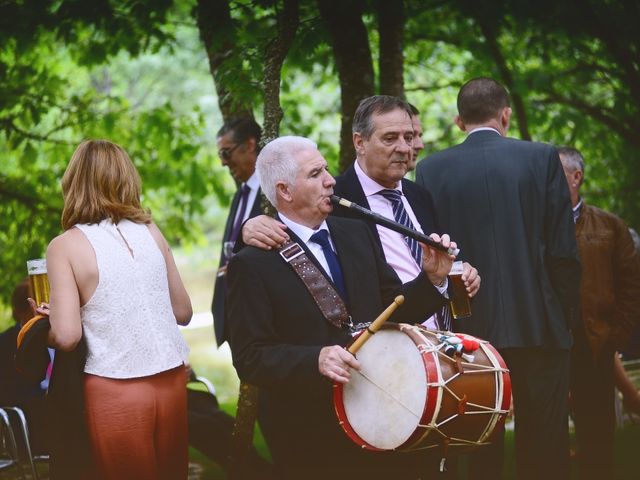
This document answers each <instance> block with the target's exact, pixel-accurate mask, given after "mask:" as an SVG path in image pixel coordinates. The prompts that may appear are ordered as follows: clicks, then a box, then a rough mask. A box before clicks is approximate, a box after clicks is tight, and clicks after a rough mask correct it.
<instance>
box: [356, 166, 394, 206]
mask: <svg viewBox="0 0 640 480" xmlns="http://www.w3.org/2000/svg"><path fill="white" fill-rule="evenodd" d="M353 168H354V169H355V171H356V176H357V177H358V180H359V181H360V185H362V190H363V191H364V195H365V197H370V196H371V195H375V194H376V193H378V192H379V191H380V190H385V189H387V187H385V186H383V185H380V184H379V183H378V182H376V181H375V180H373V179H372V178H371V177H369V176H368V175H367V174H366V173H364V170H362V168H361V167H360V164H359V163H358V161H357V160H356V161H355V162H354V165H353ZM395 189H396V190H399V191H400V192H401V193H402V181H399V182H398V183H397V185H396V187H395Z"/></svg>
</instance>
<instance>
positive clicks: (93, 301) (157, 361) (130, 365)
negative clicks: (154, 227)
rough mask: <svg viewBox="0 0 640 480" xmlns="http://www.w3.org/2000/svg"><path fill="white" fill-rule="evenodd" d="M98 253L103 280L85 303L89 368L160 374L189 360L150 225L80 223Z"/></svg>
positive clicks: (112, 373)
mask: <svg viewBox="0 0 640 480" xmlns="http://www.w3.org/2000/svg"><path fill="white" fill-rule="evenodd" d="M76 227H77V228H79V229H80V231H82V233H84V235H85V236H86V237H87V239H88V240H89V242H90V243H91V245H92V247H93V250H94V251H95V254H96V260H97V262H98V275H99V279H98V286H97V287H96V291H95V293H94V294H93V296H92V297H91V298H90V299H89V301H88V302H87V303H86V304H85V305H84V306H83V307H82V308H81V309H80V315H81V319H82V328H83V332H84V336H85V339H86V341H87V351H88V352H87V362H86V365H85V368H84V371H85V372H86V373H91V374H94V375H99V376H102V377H107V378H134V377H145V376H148V375H154V374H156V373H160V372H163V371H165V370H169V369H171V368H174V367H177V366H179V365H181V364H182V363H185V362H186V361H187V357H188V354H189V347H187V345H186V343H185V341H184V339H183V338H182V335H181V334H180V331H179V330H178V325H177V323H176V318H175V316H174V315H173V310H172V308H171V299H170V297H169V283H168V279H167V266H166V263H165V260H164V257H163V256H162V252H160V249H159V248H158V245H157V244H156V242H155V240H154V239H153V237H152V236H151V232H150V231H149V228H148V227H147V226H146V225H144V224H137V223H134V222H131V221H129V220H122V221H121V222H120V223H118V224H117V225H114V224H113V223H112V222H111V221H110V220H103V221H102V222H100V223H99V224H91V225H80V224H78V225H76Z"/></svg>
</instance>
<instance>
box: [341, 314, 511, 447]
mask: <svg viewBox="0 0 640 480" xmlns="http://www.w3.org/2000/svg"><path fill="white" fill-rule="evenodd" d="M443 334H446V333H445V332H435V331H430V330H427V329H425V328H424V327H422V326H414V325H407V324H386V325H385V326H384V327H383V328H382V329H381V330H380V331H378V332H377V333H376V334H375V335H373V336H372V337H371V338H370V339H369V340H368V341H367V343H365V344H364V345H363V347H362V348H361V349H360V350H359V351H358V353H357V358H358V361H359V362H360V364H361V366H362V369H361V371H360V372H356V371H353V372H352V374H351V380H350V381H349V382H348V383H347V384H345V385H342V384H334V391H333V392H334V395H333V399H334V406H335V409H336V413H337V415H338V420H339V422H340V425H341V426H342V428H343V429H344V431H345V432H346V434H347V435H348V436H349V437H350V438H351V439H352V440H353V441H354V442H355V443H357V444H358V445H360V446H361V447H363V448H366V449H368V450H417V449H422V448H431V447H436V446H441V445H444V444H447V445H448V446H449V447H452V446H457V447H473V446H475V445H481V444H484V443H488V441H489V437H490V436H491V433H492V432H493V431H494V429H495V428H496V426H497V425H498V424H499V422H504V418H505V416H506V415H507V413H508V411H509V407H510V404H511V382H510V379H509V370H508V369H507V366H506V364H505V362H504V360H503V359H502V357H501V356H500V354H499V353H498V352H497V351H496V349H495V348H493V347H492V346H491V345H490V344H489V343H488V342H486V341H482V340H478V339H475V338H474V337H471V336H468V335H467V336H465V338H468V339H473V340H476V341H477V342H479V344H480V346H479V348H478V349H477V350H475V351H474V352H473V353H472V354H471V355H465V356H464V357H466V358H464V357H460V356H458V357H453V358H452V357H450V356H448V355H447V354H445V353H444V349H445V346H446V342H444V341H442V335H443ZM448 335H451V334H450V333H449V334H448Z"/></svg>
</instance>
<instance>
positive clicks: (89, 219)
mask: <svg viewBox="0 0 640 480" xmlns="http://www.w3.org/2000/svg"><path fill="white" fill-rule="evenodd" d="M140 190H141V182H140V177H139V175H138V172H137V171H136V168H135V166H134V165H133V163H132V161H131V159H130V158H129V156H128V155H127V153H126V152H125V151H124V149H123V148H122V147H120V146H118V145H116V144H114V143H112V142H109V141H106V140H88V141H85V142H83V143H81V144H80V145H79V146H78V148H77V149H76V151H75V153H74V154H73V156H72V157H71V161H70V162H69V165H68V167H67V170H66V171H65V174H64V177H63V179H62V191H63V195H64V209H63V213H62V226H63V228H64V233H62V234H61V235H60V236H58V237H56V238H54V239H53V240H52V241H51V243H50V244H49V247H48V249H47V268H48V274H49V282H50V285H51V304H50V305H46V304H44V305H41V306H40V307H39V308H38V309H37V310H38V312H39V313H44V314H48V315H49V317H50V323H51V331H50V334H49V341H50V344H51V345H52V346H54V347H56V348H58V349H62V350H65V351H67V350H72V349H73V348H75V346H76V345H77V343H78V342H79V341H80V339H81V337H82V336H83V335H84V338H85V340H86V343H87V352H88V353H87V361H86V365H85V368H84V373H85V376H84V386H83V390H84V400H85V409H86V413H85V418H86V422H87V428H88V431H89V438H90V442H91V449H92V453H93V460H94V465H95V469H96V472H94V473H93V475H92V478H96V477H97V478H101V479H124V478H135V479H150V480H151V479H154V480H155V479H179V478H187V468H188V443H187V408H186V389H185V370H184V364H185V363H186V360H187V355H188V347H187V346H186V344H185V342H184V340H183V338H182V336H181V334H180V332H179V330H178V326H177V324H181V325H185V324H187V323H188V322H189V320H190V319H191V315H192V309H191V301H190V300H189V296H188V295H187V292H186V290H185V288H184V285H183V283H182V280H181V279H180V275H179V273H178V270H177V268H176V264H175V261H174V258H173V255H172V253H171V250H170V249H169V245H168V244H167V241H166V240H165V238H164V237H163V235H162V233H161V232H160V230H159V229H158V227H156V225H155V224H154V223H153V222H152V220H151V215H150V214H149V212H148V211H146V210H144V209H143V208H142V207H141V205H140Z"/></svg>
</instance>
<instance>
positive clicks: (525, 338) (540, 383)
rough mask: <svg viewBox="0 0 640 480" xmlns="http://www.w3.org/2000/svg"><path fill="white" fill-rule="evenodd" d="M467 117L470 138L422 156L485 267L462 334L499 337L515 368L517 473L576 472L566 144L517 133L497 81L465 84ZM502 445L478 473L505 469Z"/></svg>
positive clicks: (482, 460) (449, 223) (446, 207)
mask: <svg viewBox="0 0 640 480" xmlns="http://www.w3.org/2000/svg"><path fill="white" fill-rule="evenodd" d="M458 112H459V115H458V117H456V123H457V125H458V126H459V127H460V128H461V129H462V130H463V131H465V132H467V133H468V136H467V138H466V140H465V141H464V142H463V143H461V144H459V145H456V146H454V147H452V148H449V149H447V150H444V151H442V152H439V153H436V154H434V155H432V156H430V157H427V158H426V159H425V160H423V161H421V162H420V163H419V164H418V167H417V171H416V172H417V174H416V181H417V183H418V184H419V185H421V186H423V187H425V188H426V189H427V190H429V191H430V192H431V194H432V196H433V199H434V205H435V210H436V213H437V215H438V220H439V222H440V225H441V227H442V228H443V229H444V230H445V231H448V232H450V233H451V235H452V236H453V237H454V238H456V240H457V241H458V243H459V244H460V245H461V246H463V248H462V250H461V257H462V258H464V259H465V260H467V261H469V262H471V263H472V264H473V265H474V266H476V267H477V268H478V270H479V271H480V272H482V283H483V288H482V290H481V291H480V292H479V294H478V295H477V296H476V299H475V301H474V305H473V315H472V317H470V318H469V319H465V320H462V321H458V322H457V325H458V326H459V328H460V330H461V331H463V332H466V333H470V334H472V335H476V336H478V337H480V338H485V339H487V340H489V341H490V342H491V343H492V344H493V345H494V346H495V347H497V348H498V350H499V351H500V354H501V355H502V356H503V358H504V359H505V361H506V362H507V365H508V367H509V369H510V371H511V381H512V386H513V397H514V407H515V442H516V467H517V472H518V478H520V479H523V478H527V479H529V478H531V479H540V478H546V479H551V478H566V477H567V475H568V461H569V459H568V455H567V449H568V442H569V435H568V425H567V417H568V392H569V350H570V348H571V343H572V339H571V333H570V329H571V328H572V326H573V318H574V309H575V308H576V306H577V302H578V288H579V284H580V264H579V260H578V253H577V246H576V240H575V230H574V226H573V221H572V216H571V203H570V200H569V192H568V189H567V185H566V181H565V179H564V175H563V172H562V168H561V167H562V165H561V164H560V160H559V158H558V153H557V151H556V149H555V148H553V147H551V146H549V145H546V144H542V143H535V142H525V141H520V140H515V139H511V138H506V134H507V130H508V127H509V120H510V117H511V108H510V107H509V97H508V93H507V91H506V90H505V89H504V87H503V86H502V85H500V84H499V83H498V82H496V81H494V80H492V79H490V78H476V79H473V80H470V81H469V82H467V83H465V84H464V85H463V86H462V88H461V89H460V92H459V94H458ZM502 457H503V452H502V442H500V438H496V441H495V442H494V444H493V445H492V446H491V447H488V448H484V449H480V450H479V451H478V454H476V455H475V456H474V459H473V460H472V466H471V469H470V471H475V472H480V471H482V472H483V474H484V475H485V477H486V478H500V476H501V474H502V463H503V462H502V460H503V458H502Z"/></svg>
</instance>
